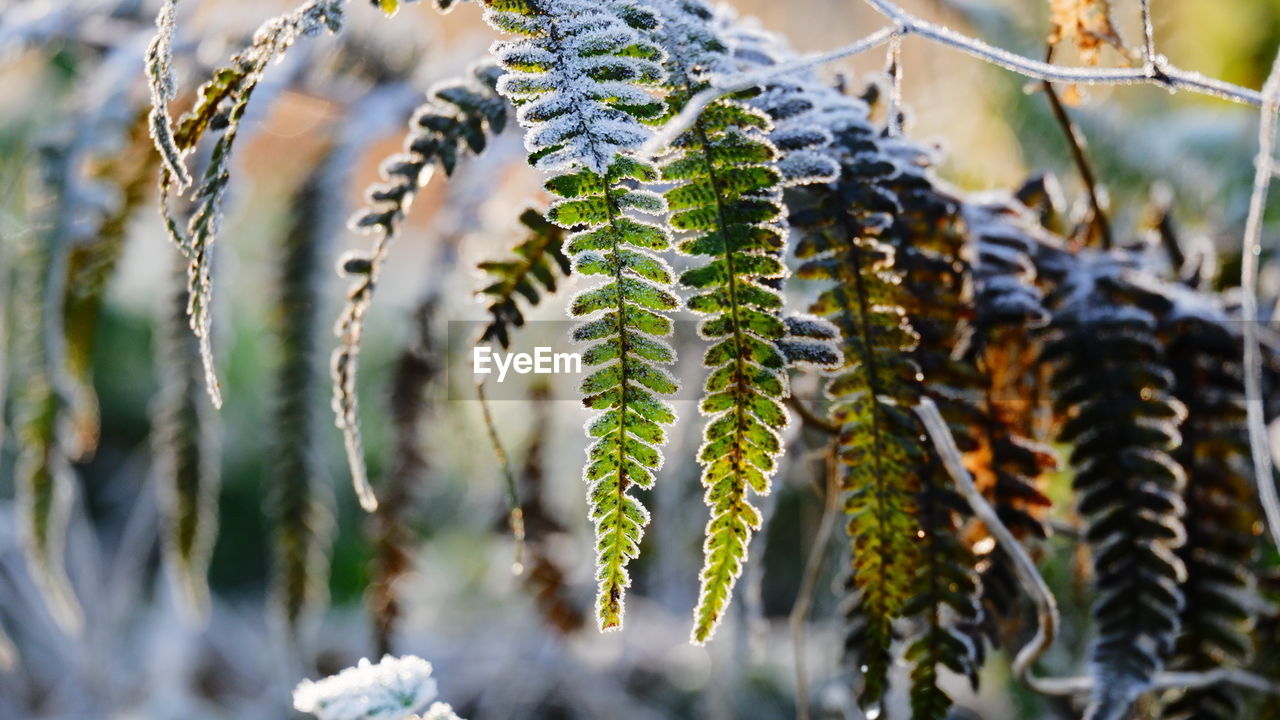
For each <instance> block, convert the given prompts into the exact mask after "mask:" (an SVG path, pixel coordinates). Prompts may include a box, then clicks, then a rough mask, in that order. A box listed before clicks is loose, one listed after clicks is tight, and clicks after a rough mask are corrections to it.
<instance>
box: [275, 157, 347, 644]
mask: <svg viewBox="0 0 1280 720" xmlns="http://www.w3.org/2000/svg"><path fill="white" fill-rule="evenodd" d="M347 160H348V158H345V157H344V156H343V154H341V153H338V152H334V151H330V153H329V154H328V155H327V157H326V158H325V160H324V161H322V162H321V163H320V164H319V165H318V166H317V167H316V168H315V169H314V170H313V171H312V172H311V173H310V175H309V176H308V177H307V179H306V180H305V181H304V182H303V184H302V186H301V188H300V189H299V190H298V192H297V193H296V196H295V197H294V200H293V208H292V219H291V224H290V227H289V229H288V230H287V231H286V232H285V233H284V235H283V237H282V238H281V242H280V245H279V247H278V249H277V253H278V254H277V266H276V282H275V283H274V287H275V288H276V296H275V298H274V302H275V306H276V311H275V312H274V313H273V316H274V317H275V318H277V319H278V320H277V322H278V324H277V326H276V327H275V329H274V330H275V333H274V334H275V337H276V351H277V354H278V357H277V364H276V368H275V381H274V398H273V399H274V404H275V408H274V411H273V412H274V418H273V421H272V428H273V438H272V445H273V448H274V449H273V451H272V459H273V461H272V464H271V466H270V473H271V476H270V481H269V483H268V486H269V488H270V489H269V498H270V505H269V508H270V514H271V516H272V518H273V520H274V522H273V526H274V546H273V553H272V562H273V573H272V589H271V592H272V597H273V600H274V601H275V603H276V608H277V612H279V613H280V617H282V618H283V620H284V623H285V627H286V628H287V630H288V633H289V635H290V637H291V638H293V639H296V637H297V635H298V632H299V626H300V624H301V623H302V621H303V620H304V618H305V615H306V613H307V612H308V611H311V610H314V609H316V608H318V607H321V606H323V604H324V602H325V601H326V599H327V591H328V585H329V582H328V563H327V557H328V546H329V542H330V536H331V534H332V524H333V521H332V510H331V508H330V507H329V504H330V502H331V498H329V497H328V492H327V489H326V487H325V484H324V482H323V479H322V475H321V472H320V468H319V466H318V464H317V461H318V452H319V448H318V446H317V442H316V427H315V419H316V417H315V412H314V411H315V402H316V400H317V398H318V397H320V396H321V395H320V393H321V389H322V377H323V376H322V375H321V372H320V369H319V367H317V363H316V358H317V349H318V348H317V344H318V336H319V332H318V329H319V324H320V316H319V313H320V312H321V310H322V303H321V298H322V293H321V285H322V277H323V274H322V266H323V265H324V264H325V263H324V260H323V258H324V256H325V250H326V248H327V247H328V246H329V242H328V240H329V237H331V233H333V232H334V230H335V226H336V225H337V223H335V222H332V221H331V217H330V216H331V215H332V210H331V208H333V207H335V206H338V207H340V203H339V200H338V198H339V197H340V195H339V193H341V191H342V189H343V188H344V186H345V183H343V182H341V180H345V179H346V177H347V176H346V175H345V174H344V173H343V172H341V169H340V170H339V171H337V172H335V169H334V168H333V167H332V166H333V165H334V164H337V163H344V162H345V161H347ZM342 169H345V168H342Z"/></svg>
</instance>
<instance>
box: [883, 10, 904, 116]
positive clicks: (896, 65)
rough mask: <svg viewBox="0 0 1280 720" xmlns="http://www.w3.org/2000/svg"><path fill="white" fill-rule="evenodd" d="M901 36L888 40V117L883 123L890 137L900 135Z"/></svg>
mask: <svg viewBox="0 0 1280 720" xmlns="http://www.w3.org/2000/svg"><path fill="white" fill-rule="evenodd" d="M901 113H902V36H900V35H894V36H893V38H891V39H890V40H889V117H888V119H887V120H886V122H885V125H886V126H887V127H888V130H889V134H890V135H899V134H901V133H902V116H901Z"/></svg>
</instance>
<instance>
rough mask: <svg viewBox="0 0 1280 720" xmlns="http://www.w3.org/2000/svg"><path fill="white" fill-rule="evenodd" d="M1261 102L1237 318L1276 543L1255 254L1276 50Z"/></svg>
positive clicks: (1279, 503)
mask: <svg viewBox="0 0 1280 720" xmlns="http://www.w3.org/2000/svg"><path fill="white" fill-rule="evenodd" d="M1262 93H1263V98H1264V99H1263V103H1262V113H1261V119H1260V121H1259V128H1258V155H1257V157H1256V158H1255V159H1254V165H1255V173H1254V178H1253V195H1252V196H1251V197H1250V198H1249V219H1248V220H1247V221H1246V222H1245V228H1244V240H1243V243H1242V248H1241V262H1240V290H1241V296H1242V297H1241V309H1240V314H1241V320H1242V321H1243V322H1244V390H1245V407H1246V411H1247V413H1248V415H1247V416H1248V423H1249V449H1250V451H1251V454H1252V456H1253V474H1254V477H1255V478H1256V480H1257V483H1258V497H1259V499H1260V500H1261V502H1262V511H1263V515H1265V516H1266V519H1267V527H1268V528H1269V529H1270V530H1271V540H1272V542H1274V543H1275V544H1276V545H1278V546H1280V498H1277V496H1276V481H1275V478H1274V477H1273V476H1272V474H1271V451H1270V448H1269V443H1268V438H1267V421H1266V418H1265V417H1264V413H1263V407H1262V352H1261V348H1260V347H1259V345H1258V255H1259V253H1261V251H1262V221H1263V214H1264V213H1265V212H1266V209H1267V192H1268V191H1269V190H1270V189H1271V178H1272V177H1273V176H1274V175H1275V143H1276V103H1277V101H1280V54H1277V55H1276V60H1275V62H1274V64H1273V65H1272V67H1271V74H1270V75H1269V76H1268V77H1267V82H1266V84H1265V85H1263V90H1262Z"/></svg>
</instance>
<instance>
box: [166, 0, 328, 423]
mask: <svg viewBox="0 0 1280 720" xmlns="http://www.w3.org/2000/svg"><path fill="white" fill-rule="evenodd" d="M174 4H175V3H174V2H172V1H170V2H166V3H165V5H164V6H163V7H162V8H161V11H160V16H159V18H158V19H157V24H158V26H159V28H160V29H159V33H158V34H157V36H156V40H155V41H154V42H153V44H152V47H151V49H150V50H149V51H148V71H149V72H150V73H151V83H152V103H153V110H152V116H151V117H152V123H151V130H152V135H153V138H154V140H155V142H156V147H157V149H158V150H159V152H160V154H161V156H162V157H163V158H164V159H165V164H164V166H163V168H162V169H161V173H160V189H161V212H162V214H163V215H164V220H165V226H166V228H167V229H168V231H169V234H170V236H171V238H172V239H173V241H174V242H175V244H176V245H177V246H178V249H179V250H181V251H182V252H183V254H184V255H185V256H186V258H187V260H188V263H189V265H188V269H187V285H188V296H189V299H188V306H187V313H188V315H189V316H190V321H191V329H192V331H193V332H195V334H196V337H197V338H198V339H199V340H200V357H201V361H202V363H203V364H204V368H205V381H206V385H207V386H208V390H209V396H210V398H211V399H212V401H213V404H214V406H220V405H221V404H222V392H221V390H220V388H219V386H218V378H217V372H216V370H215V368H214V362H213V347H212V339H211V337H210V333H211V319H210V311H211V307H210V303H211V302H212V293H213V287H212V279H211V277H210V268H209V265H210V250H211V249H212V246H213V242H214V239H215V238H216V237H217V234H218V229H219V226H220V224H221V221H222V204H223V198H224V196H225V194H226V189H227V185H228V183H229V182H230V179H231V174H230V171H231V150H232V146H233V145H234V144H235V140H236V137H237V135H238V134H239V130H240V123H241V120H242V119H243V118H244V113H245V110H246V109H247V108H248V106H249V98H250V96H251V95H252V94H253V92H254V90H255V89H256V88H257V87H258V84H259V82H260V81H261V80H262V78H263V76H264V74H265V73H266V70H267V67H268V65H269V64H270V63H271V62H272V61H273V60H277V59H279V58H280V57H282V56H283V55H284V53H285V52H287V51H288V49H289V48H290V47H291V46H292V45H293V44H294V43H295V42H297V41H298V39H299V38H301V37H303V36H307V35H314V34H316V33H319V32H320V31H322V30H325V29H328V30H329V31H330V32H337V30H338V28H339V27H340V24H341V21H342V5H343V0H309V1H308V2H306V3H304V4H302V5H301V6H299V7H298V8H297V9H296V10H294V11H293V12H291V13H289V14H287V15H282V16H280V17H277V18H273V19H271V20H268V21H267V22H266V23H264V24H263V25H262V26H261V27H259V28H258V30H257V32H255V33H254V35H253V42H252V44H251V45H250V46H249V47H248V48H247V49H245V50H244V51H243V52H241V53H239V54H237V55H236V56H234V57H233V58H232V59H231V61H230V63H228V64H227V65H225V66H223V67H220V68H218V69H217V70H215V71H214V72H213V77H212V79H211V80H209V81H208V82H206V83H205V84H204V85H203V86H201V87H200V90H199V91H198V92H197V99H196V103H195V106H194V107H193V108H192V109H191V111H190V112H188V113H186V114H185V115H183V116H182V118H181V119H179V121H178V124H177V126H176V127H175V128H174V129H173V132H172V134H171V135H170V132H169V130H168V112H167V110H166V109H165V104H166V103H167V100H168V99H170V98H172V97H173V96H174V94H175V91H176V90H175V88H174V87H173V79H172V70H171V69H170V68H169V64H170V58H169V55H170V50H169V45H170V43H171V42H172V36H173V11H174ZM209 130H213V131H214V132H217V133H218V139H217V140H216V141H215V142H214V145H213V149H212V152H211V153H210V156H209V163H208V166H207V167H206V168H205V171H204V173H203V175H202V177H201V178H200V180H199V182H198V183H196V184H195V187H194V189H193V190H192V195H191V199H192V201H193V203H194V208H193V211H192V215H191V218H190V220H189V222H188V223H187V226H186V228H185V229H183V228H181V227H180V226H179V223H178V220H177V219H176V218H175V217H174V216H173V215H172V213H171V211H170V209H169V207H168V198H169V194H170V192H171V188H172V186H173V183H174V180H175V176H176V180H177V189H178V190H179V191H182V189H184V188H185V187H186V185H187V184H188V183H187V182H184V180H183V176H184V175H185V174H186V170H185V169H184V166H183V164H182V157H181V154H184V153H188V152H191V151H192V150H193V149H194V148H195V147H196V144H197V143H198V142H199V141H200V139H201V137H202V136H203V135H204V134H205V133H206V132H207V131H209ZM175 150H176V151H177V153H175Z"/></svg>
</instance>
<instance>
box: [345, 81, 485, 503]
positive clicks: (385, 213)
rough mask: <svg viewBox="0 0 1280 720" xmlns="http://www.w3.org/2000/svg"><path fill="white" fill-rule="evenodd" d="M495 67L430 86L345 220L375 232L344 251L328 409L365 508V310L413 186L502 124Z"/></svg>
mask: <svg viewBox="0 0 1280 720" xmlns="http://www.w3.org/2000/svg"><path fill="white" fill-rule="evenodd" d="M497 72H498V71H497V68H495V67H493V66H492V65H478V66H476V67H475V68H474V69H473V71H472V74H473V76H474V77H473V79H470V80H466V81H450V82H446V83H442V84H440V85H437V86H436V87H435V88H434V89H433V90H432V91H431V92H430V94H429V95H430V96H429V98H428V100H427V102H426V103H424V104H423V105H422V106H421V107H419V108H418V110H417V111H416V112H415V113H414V116H413V119H412V120H410V122H409V133H408V134H407V135H406V137H405V144H404V150H403V151H402V152H400V153H397V154H395V155H392V156H391V157H389V158H387V160H386V161H385V162H384V163H383V164H382V182H380V183H377V184H375V185H373V186H372V187H370V188H369V190H368V192H367V194H366V195H367V198H368V204H367V206H366V207H365V209H364V210H362V211H360V212H359V213H357V214H356V216H355V217H354V218H353V219H352V221H351V224H352V225H353V226H354V227H356V228H357V229H360V230H362V231H364V232H368V233H372V234H374V237H375V239H374V243H373V249H372V250H371V251H370V252H369V253H368V254H367V255H352V256H349V257H347V258H346V259H345V260H344V261H343V264H342V267H341V271H342V272H343V273H344V274H346V275H348V276H350V277H351V278H353V283H352V285H351V287H350V289H349V290H348V291H347V302H346V304H345V306H344V307H343V309H342V314H341V316H340V317H339V318H338V322H337V326H336V330H335V332H336V333H337V335H338V338H339V344H338V348H337V349H336V350H334V352H333V359H332V362H331V373H332V376H333V411H334V414H335V416H336V417H335V422H336V424H337V426H338V428H339V429H340V430H342V433H343V438H344V440H345V444H346V451H347V462H348V464H349V465H350V468H351V478H352V482H353V483H354V485H355V488H356V495H357V496H358V497H359V499H360V505H361V506H362V507H363V508H364V509H365V510H368V511H370V512H372V511H373V510H374V509H375V508H377V506H378V501H377V499H376V498H375V497H374V495H373V489H372V488H371V487H370V485H369V479H368V474H367V471H366V469H365V464H364V448H363V443H362V441H361V438H360V418H359V402H358V398H357V395H356V379H357V378H356V373H357V369H358V368H357V366H358V361H359V354H360V340H361V337H362V336H363V334H364V317H365V314H366V313H368V311H369V306H370V304H371V303H372V302H373V294H374V290H375V289H376V287H377V284H378V277H379V275H380V274H381V271H382V264H383V262H384V261H385V260H386V257H387V251H388V249H389V248H390V244H391V241H392V240H393V239H394V238H395V236H396V233H397V232H398V231H399V228H400V223H401V221H403V220H404V216H405V214H406V213H407V212H408V211H409V207H410V206H411V205H412V204H413V199H414V198H415V197H416V196H417V194H418V191H419V189H420V188H422V187H423V186H424V185H426V183H427V181H429V180H430V179H431V175H432V173H433V172H434V171H435V169H436V168H437V167H438V168H440V169H442V170H444V172H445V175H451V174H453V171H454V168H456V167H457V164H458V160H459V159H460V158H461V157H462V156H463V155H464V154H466V153H467V152H471V153H480V152H482V151H483V150H484V148H485V146H486V145H487V144H488V138H489V136H490V135H494V134H497V133H500V132H502V129H503V127H505V126H506V120H507V105H506V102H504V101H503V100H502V99H501V98H500V97H498V96H497V94H495V92H494V83H495V82H496V81H497Z"/></svg>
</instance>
